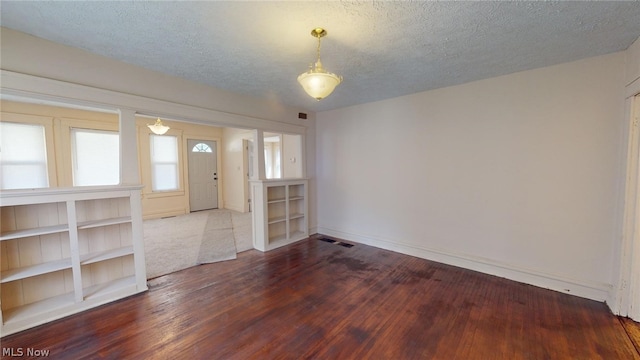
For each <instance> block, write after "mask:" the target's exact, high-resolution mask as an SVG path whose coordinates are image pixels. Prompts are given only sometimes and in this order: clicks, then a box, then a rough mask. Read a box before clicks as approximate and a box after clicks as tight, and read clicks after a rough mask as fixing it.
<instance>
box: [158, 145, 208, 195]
mask: <svg viewBox="0 0 640 360" xmlns="http://www.w3.org/2000/svg"><path fill="white" fill-rule="evenodd" d="M149 136H150V137H151V141H150V143H151V189H152V190H153V191H168V190H178V138H177V137H176V136H168V135H162V136H160V135H149ZM196 146H198V145H196Z"/></svg>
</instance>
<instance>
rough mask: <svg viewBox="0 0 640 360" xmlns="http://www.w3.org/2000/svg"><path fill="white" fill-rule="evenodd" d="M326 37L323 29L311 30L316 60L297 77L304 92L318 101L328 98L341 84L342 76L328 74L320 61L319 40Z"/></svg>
mask: <svg viewBox="0 0 640 360" xmlns="http://www.w3.org/2000/svg"><path fill="white" fill-rule="evenodd" d="M326 35H327V31H326V30H325V29H323V28H315V29H313V30H311V36H313V37H316V38H318V49H317V55H318V60H317V61H316V63H315V64H314V65H313V66H309V71H307V72H304V73H302V74H300V76H298V82H299V83H300V85H302V88H303V89H304V91H306V92H307V94H309V96H311V97H312V98H314V99H316V100H318V101H319V100H320V99H324V98H325V97H327V96H329V94H331V93H332V92H333V90H334V89H335V88H336V86H338V84H340V83H341V82H342V76H339V75H336V74H334V73H331V72H328V71H327V70H325V69H324V68H323V67H322V62H321V61H320V38H322V37H324V36H326Z"/></svg>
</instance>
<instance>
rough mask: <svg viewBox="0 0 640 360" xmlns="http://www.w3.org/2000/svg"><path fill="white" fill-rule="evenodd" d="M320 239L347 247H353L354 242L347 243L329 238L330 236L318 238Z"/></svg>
mask: <svg viewBox="0 0 640 360" xmlns="http://www.w3.org/2000/svg"><path fill="white" fill-rule="evenodd" d="M318 240H320V241H324V242H328V243H331V244H334V245H340V246H344V247H346V248H350V247H353V244H347V243H343V242H340V241H336V240H333V239H329V238H324V237H323V238H318Z"/></svg>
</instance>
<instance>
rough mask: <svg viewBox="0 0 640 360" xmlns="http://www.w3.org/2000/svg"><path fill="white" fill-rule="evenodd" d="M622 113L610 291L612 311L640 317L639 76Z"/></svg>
mask: <svg viewBox="0 0 640 360" xmlns="http://www.w3.org/2000/svg"><path fill="white" fill-rule="evenodd" d="M626 95H627V98H626V101H625V115H626V118H627V119H628V130H627V138H628V139H627V141H628V142H627V154H626V160H627V163H626V173H625V178H624V180H625V184H624V202H623V206H624V210H623V211H624V214H623V224H622V241H621V244H620V267H619V278H618V279H617V284H616V286H615V288H614V289H612V293H611V295H610V300H609V302H608V303H609V304H610V307H611V311H613V313H614V314H616V315H621V316H628V317H630V318H632V319H634V320H636V321H640V219H638V215H639V209H640V193H639V192H638V190H639V188H640V124H639V122H640V114H638V113H637V111H636V110H637V109H638V107H640V104H638V103H637V102H638V96H640V78H639V79H636V80H635V81H634V82H632V83H631V84H629V85H628V86H627V88H626Z"/></svg>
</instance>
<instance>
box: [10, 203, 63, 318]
mask: <svg viewBox="0 0 640 360" xmlns="http://www.w3.org/2000/svg"><path fill="white" fill-rule="evenodd" d="M0 217H1V220H0V226H1V227H0V233H1V235H0V236H1V237H0V240H1V241H0V293H1V295H0V298H1V301H2V303H1V304H2V305H1V310H2V321H3V325H4V324H8V323H12V322H13V323H14V322H16V321H21V320H23V319H28V318H30V317H34V316H38V314H40V313H42V312H44V311H47V309H57V308H60V307H64V306H67V305H73V302H74V301H73V277H72V274H71V251H70V247H69V232H68V230H69V226H68V222H67V208H66V202H52V203H40V204H29V205H15V206H3V207H1V208H0Z"/></svg>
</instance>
